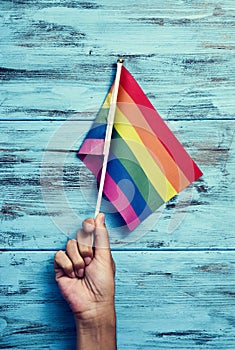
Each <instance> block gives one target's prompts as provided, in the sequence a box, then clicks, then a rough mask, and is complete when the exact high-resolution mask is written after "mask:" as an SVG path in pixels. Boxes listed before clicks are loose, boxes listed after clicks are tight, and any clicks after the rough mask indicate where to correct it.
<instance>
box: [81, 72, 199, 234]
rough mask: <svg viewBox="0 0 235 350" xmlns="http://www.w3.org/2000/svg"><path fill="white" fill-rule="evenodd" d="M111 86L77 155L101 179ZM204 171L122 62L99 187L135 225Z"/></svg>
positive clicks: (124, 217) (127, 222)
mask: <svg viewBox="0 0 235 350" xmlns="http://www.w3.org/2000/svg"><path fill="white" fill-rule="evenodd" d="M112 91H113V86H112V87H111V89H110V91H109V93H108V95H107V97H106V99H105V102H104V104H103V106H102V108H101V109H100V111H99V113H98V115H97V118H96V119H95V121H94V123H93V125H92V127H91V129H90V130H89V132H88V134H87V135H86V137H85V140H84V141H83V143H82V145H81V147H80V149H79V152H78V156H79V158H80V159H81V160H82V161H83V162H84V163H85V165H86V166H87V167H88V168H89V169H90V170H91V171H92V172H93V173H94V175H95V176H96V178H97V180H98V182H99V179H100V174H101V169H102V164H103V153H104V142H105V135H106V127H107V116H108V112H109V107H110V101H111V95H112ZM201 175H202V172H201V170H200V169H199V168H198V166H197V165H196V164H195V162H194V161H193V160H192V158H191V157H190V156H189V154H188V153H187V152H186V150H185V149H184V148H183V146H182V145H181V144H180V142H179V141H178V140H177V139H176V137H175V136H174V135H173V133H172V132H171V131H170V129H169V128H168V126H167V125H166V123H165V122H164V121H163V120H162V118H161V117H160V115H159V114H158V112H157V111H156V109H155V108H154V107H153V105H152V104H151V102H150V101H149V99H148V98H147V96H146V95H145V94H144V92H143V90H142V89H141V87H140V86H139V85H138V83H137V82H136V80H135V79H134V77H133V76H132V75H131V74H130V72H129V71H128V70H127V69H126V68H125V67H122V70H121V76H120V84H119V90H118V97H117V104H116V110H115V119H114V125H113V131H112V140H111V145H110V153H109V159H108V164H107V170H106V176H105V183H104V189H103V193H104V195H105V196H106V197H107V198H108V199H109V201H110V202H111V203H112V204H113V205H114V207H115V208H116V210H117V211H118V212H119V213H120V215H121V216H122V218H123V219H124V221H125V222H126V224H127V226H128V228H129V229H130V230H133V229H134V228H135V227H136V226H138V225H139V224H140V223H141V222H142V221H143V220H144V219H145V218H147V217H148V216H149V215H150V214H151V213H153V212H154V211H155V210H156V209H158V208H159V207H160V206H161V205H162V204H163V203H165V202H167V201H169V200H170V199H171V198H173V197H174V196H175V195H176V194H177V193H179V192H180V191H181V190H183V189H184V188H185V187H186V186H188V185H189V184H190V183H192V182H193V181H194V180H196V179H197V178H199V177H200V176H201Z"/></svg>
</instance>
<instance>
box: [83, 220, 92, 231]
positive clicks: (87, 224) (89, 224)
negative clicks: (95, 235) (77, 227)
mask: <svg viewBox="0 0 235 350" xmlns="http://www.w3.org/2000/svg"><path fill="white" fill-rule="evenodd" d="M82 226H83V229H84V230H85V231H86V232H87V233H92V232H93V231H94V229H95V225H94V220H93V219H90V218H89V219H86V220H85V221H83V223H82Z"/></svg>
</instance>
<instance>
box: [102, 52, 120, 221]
mask: <svg viewBox="0 0 235 350" xmlns="http://www.w3.org/2000/svg"><path fill="white" fill-rule="evenodd" d="M122 64H123V60H122V59H121V58H119V59H118V61H117V72H116V78H115V82H114V87H113V92H112V97H111V102H110V108H109V114H108V118H107V128H106V135H105V141H104V160H103V165H102V171H101V177H100V187H99V192H98V197H97V202H96V208H95V217H96V216H97V215H98V214H99V212H100V206H101V199H102V194H103V189H104V180H105V175H106V169H107V164H108V157H109V150H110V144H111V136H112V130H113V123H114V116H115V111H116V104H117V97H118V89H119V83H120V76H121V70H122Z"/></svg>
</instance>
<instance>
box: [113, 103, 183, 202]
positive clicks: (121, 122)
mask: <svg viewBox="0 0 235 350" xmlns="http://www.w3.org/2000/svg"><path fill="white" fill-rule="evenodd" d="M114 127H115V129H116V130H117V132H118V133H119V135H120V136H121V137H122V138H123V139H124V140H125V142H126V143H127V144H128V146H129V148H130V149H131V150H132V152H133V153H134V155H135V157H136V159H137V160H138V162H139V164H140V166H141V167H142V169H143V170H144V172H145V174H146V176H147V177H148V178H149V180H150V181H151V183H152V185H153V187H154V188H155V189H156V191H157V192H158V193H159V195H160V196H161V197H162V199H163V200H164V201H165V202H167V201H168V200H169V199H171V198H172V197H174V196H175V195H176V194H177V192H176V190H175V189H174V187H173V186H172V185H171V183H170V182H169V181H168V180H167V178H166V177H165V175H164V173H163V172H162V171H161V169H160V168H159V166H158V165H157V164H156V162H155V161H154V159H153V158H152V156H151V155H150V153H149V152H148V150H147V148H146V147H145V145H144V144H143V142H142V141H141V139H140V137H139V135H138V134H137V132H136V130H135V129H134V127H133V126H132V125H131V123H130V122H129V121H128V119H127V118H126V117H125V116H124V114H123V113H122V112H121V111H120V110H119V109H118V108H116V114H115V123H114Z"/></svg>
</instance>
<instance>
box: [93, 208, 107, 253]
mask: <svg viewBox="0 0 235 350" xmlns="http://www.w3.org/2000/svg"><path fill="white" fill-rule="evenodd" d="M104 220H105V216H104V214H103V213H99V214H98V215H97V216H96V218H95V232H94V233H95V252H96V255H97V254H104V253H105V251H106V252H107V251H108V252H110V243H109V235H108V231H107V229H106V226H105V221H104Z"/></svg>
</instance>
